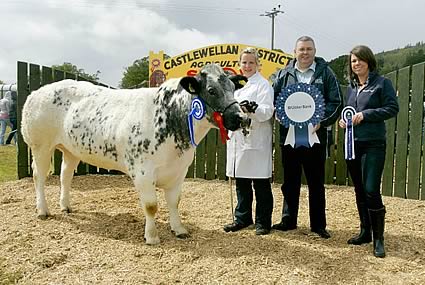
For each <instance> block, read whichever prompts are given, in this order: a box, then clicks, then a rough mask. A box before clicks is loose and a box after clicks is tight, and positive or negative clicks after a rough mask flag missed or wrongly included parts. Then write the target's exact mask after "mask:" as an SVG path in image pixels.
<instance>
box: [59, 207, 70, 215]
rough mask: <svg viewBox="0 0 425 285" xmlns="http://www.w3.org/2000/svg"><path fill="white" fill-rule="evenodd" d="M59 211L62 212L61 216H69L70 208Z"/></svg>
mask: <svg viewBox="0 0 425 285" xmlns="http://www.w3.org/2000/svg"><path fill="white" fill-rule="evenodd" d="M61 211H62V213H63V214H69V213H72V210H71V208H64V209H61Z"/></svg>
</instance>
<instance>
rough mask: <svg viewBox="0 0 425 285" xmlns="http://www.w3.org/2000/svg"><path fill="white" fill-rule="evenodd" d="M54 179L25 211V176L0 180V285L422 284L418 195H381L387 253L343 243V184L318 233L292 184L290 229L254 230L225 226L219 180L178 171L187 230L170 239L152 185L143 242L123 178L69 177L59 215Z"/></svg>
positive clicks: (422, 213) (28, 197)
mask: <svg viewBox="0 0 425 285" xmlns="http://www.w3.org/2000/svg"><path fill="white" fill-rule="evenodd" d="M58 185H59V180H58V177H49V179H48V183H47V187H46V196H47V198H48V204H49V207H50V211H51V213H52V217H50V218H49V219H47V220H44V221H43V220H39V219H37V218H36V215H35V208H34V207H35V206H34V205H35V194H34V190H33V184H32V180H31V179H29V178H28V179H23V180H20V181H13V182H6V183H2V184H0V217H1V222H0V253H1V254H0V284H15V283H17V284H176V283H179V284H425V265H424V264H425V230H424V225H425V202H424V201H413V200H404V199H399V198H390V197H384V202H385V204H386V207H387V220H386V235H385V238H386V240H385V241H386V250H387V255H388V256H387V257H386V258H384V259H378V258H375V257H373V255H372V245H371V244H368V245H362V246H350V245H347V243H346V240H347V239H348V238H349V237H351V236H352V235H353V234H355V233H357V230H358V218H357V213H356V209H355V202H354V194H353V189H352V188H351V187H337V186H327V219H328V230H329V232H330V233H331V235H332V238H331V239H329V240H323V239H321V238H319V237H318V236H316V235H314V234H312V233H311V232H310V230H309V223H308V206H307V194H306V192H307V191H302V196H301V203H300V204H301V207H300V216H299V225H298V226H299V227H298V229H297V230H293V231H289V232H275V231H272V232H271V234H269V235H266V236H256V235H255V230H254V229H253V228H249V229H246V230H242V231H240V232H237V233H225V232H224V231H223V230H222V226H223V225H224V224H225V223H228V222H231V220H232V219H231V207H230V193H229V184H228V183H227V182H222V181H204V180H196V179H188V180H186V182H185V183H184V185H183V192H182V200H181V205H180V211H181V216H182V220H183V223H184V224H185V225H186V226H187V228H188V230H189V231H190V233H191V237H190V238H189V239H186V240H179V239H176V238H175V237H174V236H173V234H172V233H171V231H170V228H169V224H168V210H167V208H166V205H165V202H164V198H163V195H162V191H160V190H159V191H158V200H159V213H158V215H157V227H158V230H159V234H160V238H161V244H160V245H158V246H148V245H146V244H145V243H144V240H143V234H144V216H143V212H142V210H141V209H140V207H139V204H138V198H137V194H136V193H135V191H134V188H133V186H132V183H131V181H130V180H129V179H128V178H126V177H124V176H92V175H88V176H79V177H75V178H74V180H73V191H72V193H71V194H72V197H71V201H72V206H73V209H74V212H73V213H71V214H62V213H61V212H60V209H59V205H58V196H59V186H58ZM279 187H280V185H277V184H275V185H273V193H274V197H275V208H274V212H273V221H274V222H277V221H278V220H279V219H280V212H281V205H282V199H281V198H282V197H281V196H282V195H281V192H280V188H279Z"/></svg>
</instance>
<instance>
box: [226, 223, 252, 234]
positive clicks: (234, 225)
mask: <svg viewBox="0 0 425 285" xmlns="http://www.w3.org/2000/svg"><path fill="white" fill-rule="evenodd" d="M248 226H250V225H245V224H238V223H236V222H234V223H231V224H228V225H225V226H224V227H223V229H224V231H225V232H226V233H227V232H237V231H240V230H241V229H244V228H246V227H248Z"/></svg>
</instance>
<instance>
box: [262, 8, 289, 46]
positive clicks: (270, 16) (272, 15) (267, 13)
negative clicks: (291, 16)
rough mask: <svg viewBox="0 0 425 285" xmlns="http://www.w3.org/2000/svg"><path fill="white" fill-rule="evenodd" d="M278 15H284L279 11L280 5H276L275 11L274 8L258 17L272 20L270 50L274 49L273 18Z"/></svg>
mask: <svg viewBox="0 0 425 285" xmlns="http://www.w3.org/2000/svg"><path fill="white" fill-rule="evenodd" d="M279 13H282V14H283V13H284V12H283V11H282V10H280V4H279V5H277V9H276V7H274V8H273V9H272V10H271V11H266V12H265V14H260V16H264V17H269V18H271V19H272V44H271V49H272V50H273V48H274V18H276V17H277V15H278V14H279Z"/></svg>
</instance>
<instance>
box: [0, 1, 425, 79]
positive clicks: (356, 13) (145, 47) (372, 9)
mask: <svg viewBox="0 0 425 285" xmlns="http://www.w3.org/2000/svg"><path fill="white" fill-rule="evenodd" d="M279 4H280V5H281V6H280V10H282V11H284V13H279V14H278V16H277V17H276V18H275V37H274V47H275V48H279V49H282V50H283V51H284V52H287V53H292V52H293V47H294V42H295V40H296V39H297V38H298V37H300V36H302V35H310V36H312V37H313V38H314V39H315V41H316V47H317V55H319V56H322V57H324V58H325V59H326V60H331V59H333V58H336V57H338V56H340V55H342V54H346V53H347V52H349V50H350V49H351V48H352V47H353V46H355V45H357V44H366V45H368V46H370V47H371V48H372V50H373V51H374V52H376V53H377V52H381V51H388V50H392V49H396V48H401V47H404V46H406V45H407V44H415V43H417V42H419V41H425V20H424V18H425V0H404V1H395V0H356V1H352V0H322V1H319V0H304V1H299V0H286V1H284V2H283V1H264V0H263V1H261V0H244V1H240V0H235V1H233V0H214V1H189V0H174V1H172V0H146V1H145V0H1V1H0V11H1V13H0V27H1V33H0V38H1V43H0V80H2V81H4V82H5V83H15V82H16V62H17V61H26V62H31V63H36V64H40V65H45V66H51V65H54V64H56V65H58V64H62V63H64V62H71V63H73V64H75V65H77V66H78V67H79V68H82V69H84V70H85V72H87V73H90V74H94V73H96V71H98V70H99V71H100V72H101V73H100V81H101V82H104V83H106V84H109V85H112V86H118V84H119V82H120V80H121V78H122V75H123V71H124V68H125V67H127V66H129V65H131V64H132V63H133V61H134V60H136V59H139V58H142V57H145V56H147V55H149V51H150V50H153V51H155V52H158V51H159V50H164V52H165V53H166V54H168V55H170V56H176V55H178V54H181V53H184V52H186V51H189V50H192V49H197V48H200V47H203V46H208V45H213V44H222V43H242V44H249V45H254V46H260V47H265V48H270V47H271V26H272V20H271V18H269V17H265V16H260V14H264V12H266V11H271V10H272V9H273V8H278V5H279Z"/></svg>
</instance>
